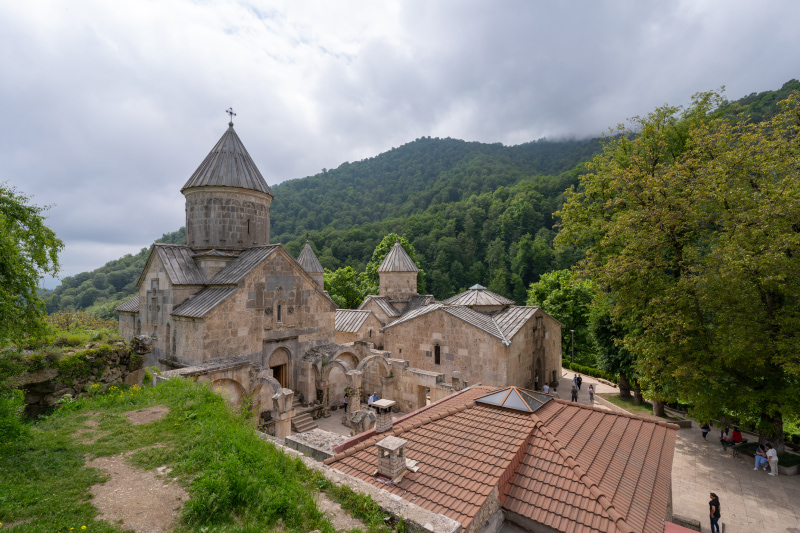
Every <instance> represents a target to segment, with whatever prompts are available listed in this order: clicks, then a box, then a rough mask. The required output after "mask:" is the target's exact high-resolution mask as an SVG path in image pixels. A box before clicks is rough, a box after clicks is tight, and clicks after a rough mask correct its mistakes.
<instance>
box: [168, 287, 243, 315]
mask: <svg viewBox="0 0 800 533" xmlns="http://www.w3.org/2000/svg"><path fill="white" fill-rule="evenodd" d="M236 291H237V288H236V287H206V288H205V289H203V290H202V291H200V292H198V293H197V294H195V295H194V296H192V297H191V298H189V299H188V300H187V301H185V302H184V303H182V304H181V305H179V306H178V307H176V308H175V309H173V310H172V313H171V314H172V316H185V317H188V318H202V317H204V316H206V315H207V314H208V313H209V312H211V310H212V309H214V308H215V307H217V306H218V305H219V304H221V303H222V302H224V301H225V300H227V299H228V298H229V297H230V296H232V295H233V294H235V293H236Z"/></svg>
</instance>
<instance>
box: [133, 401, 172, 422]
mask: <svg viewBox="0 0 800 533" xmlns="http://www.w3.org/2000/svg"><path fill="white" fill-rule="evenodd" d="M168 414H169V409H168V408H167V407H164V406H163V405H154V406H153V407H148V408H147V409H139V410H138V411H128V412H127V413H125V416H127V417H128V420H130V421H131V424H133V425H134V426H138V425H140V424H147V423H150V422H155V421H156V420H161V419H162V418H164V417H165V416H167V415H168Z"/></svg>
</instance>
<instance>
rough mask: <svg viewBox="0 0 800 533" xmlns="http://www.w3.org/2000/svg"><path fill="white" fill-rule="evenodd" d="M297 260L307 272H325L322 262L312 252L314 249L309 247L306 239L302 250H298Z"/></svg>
mask: <svg viewBox="0 0 800 533" xmlns="http://www.w3.org/2000/svg"><path fill="white" fill-rule="evenodd" d="M297 262H298V263H300V266H301V267H303V269H304V270H305V271H306V272H308V273H309V274H322V273H323V272H325V269H324V268H322V263H320V262H319V259H317V256H316V254H314V250H312V249H311V246H310V245H309V244H308V241H306V245H305V246H304V247H303V251H302V252H300V256H299V257H298V258H297Z"/></svg>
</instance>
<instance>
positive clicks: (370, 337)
mask: <svg viewBox="0 0 800 533" xmlns="http://www.w3.org/2000/svg"><path fill="white" fill-rule="evenodd" d="M382 327H383V324H382V323H381V322H380V321H379V320H378V319H377V317H376V316H375V314H374V313H373V314H370V315H369V316H368V317H367V319H366V320H365V321H364V324H362V325H361V327H360V328H359V330H358V331H357V332H355V333H350V332H345V331H337V332H336V340H335V342H336V344H348V343H351V342H355V341H364V342H371V343H372V344H374V345H375V347H376V348H377V349H379V350H382V349H383V333H381V331H380V329H381V328H382Z"/></svg>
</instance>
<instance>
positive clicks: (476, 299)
mask: <svg viewBox="0 0 800 533" xmlns="http://www.w3.org/2000/svg"><path fill="white" fill-rule="evenodd" d="M443 303H446V304H447V305H513V304H514V302H513V301H511V300H509V299H508V298H506V297H504V296H500V295H499V294H495V293H493V292H492V291H490V290H488V289H487V288H486V287H484V286H482V285H473V286H472V287H470V288H469V289H467V290H466V291H464V292H462V293H461V294H456V295H455V296H451V297H450V298H448V299H447V300H445V301H444V302H443Z"/></svg>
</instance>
